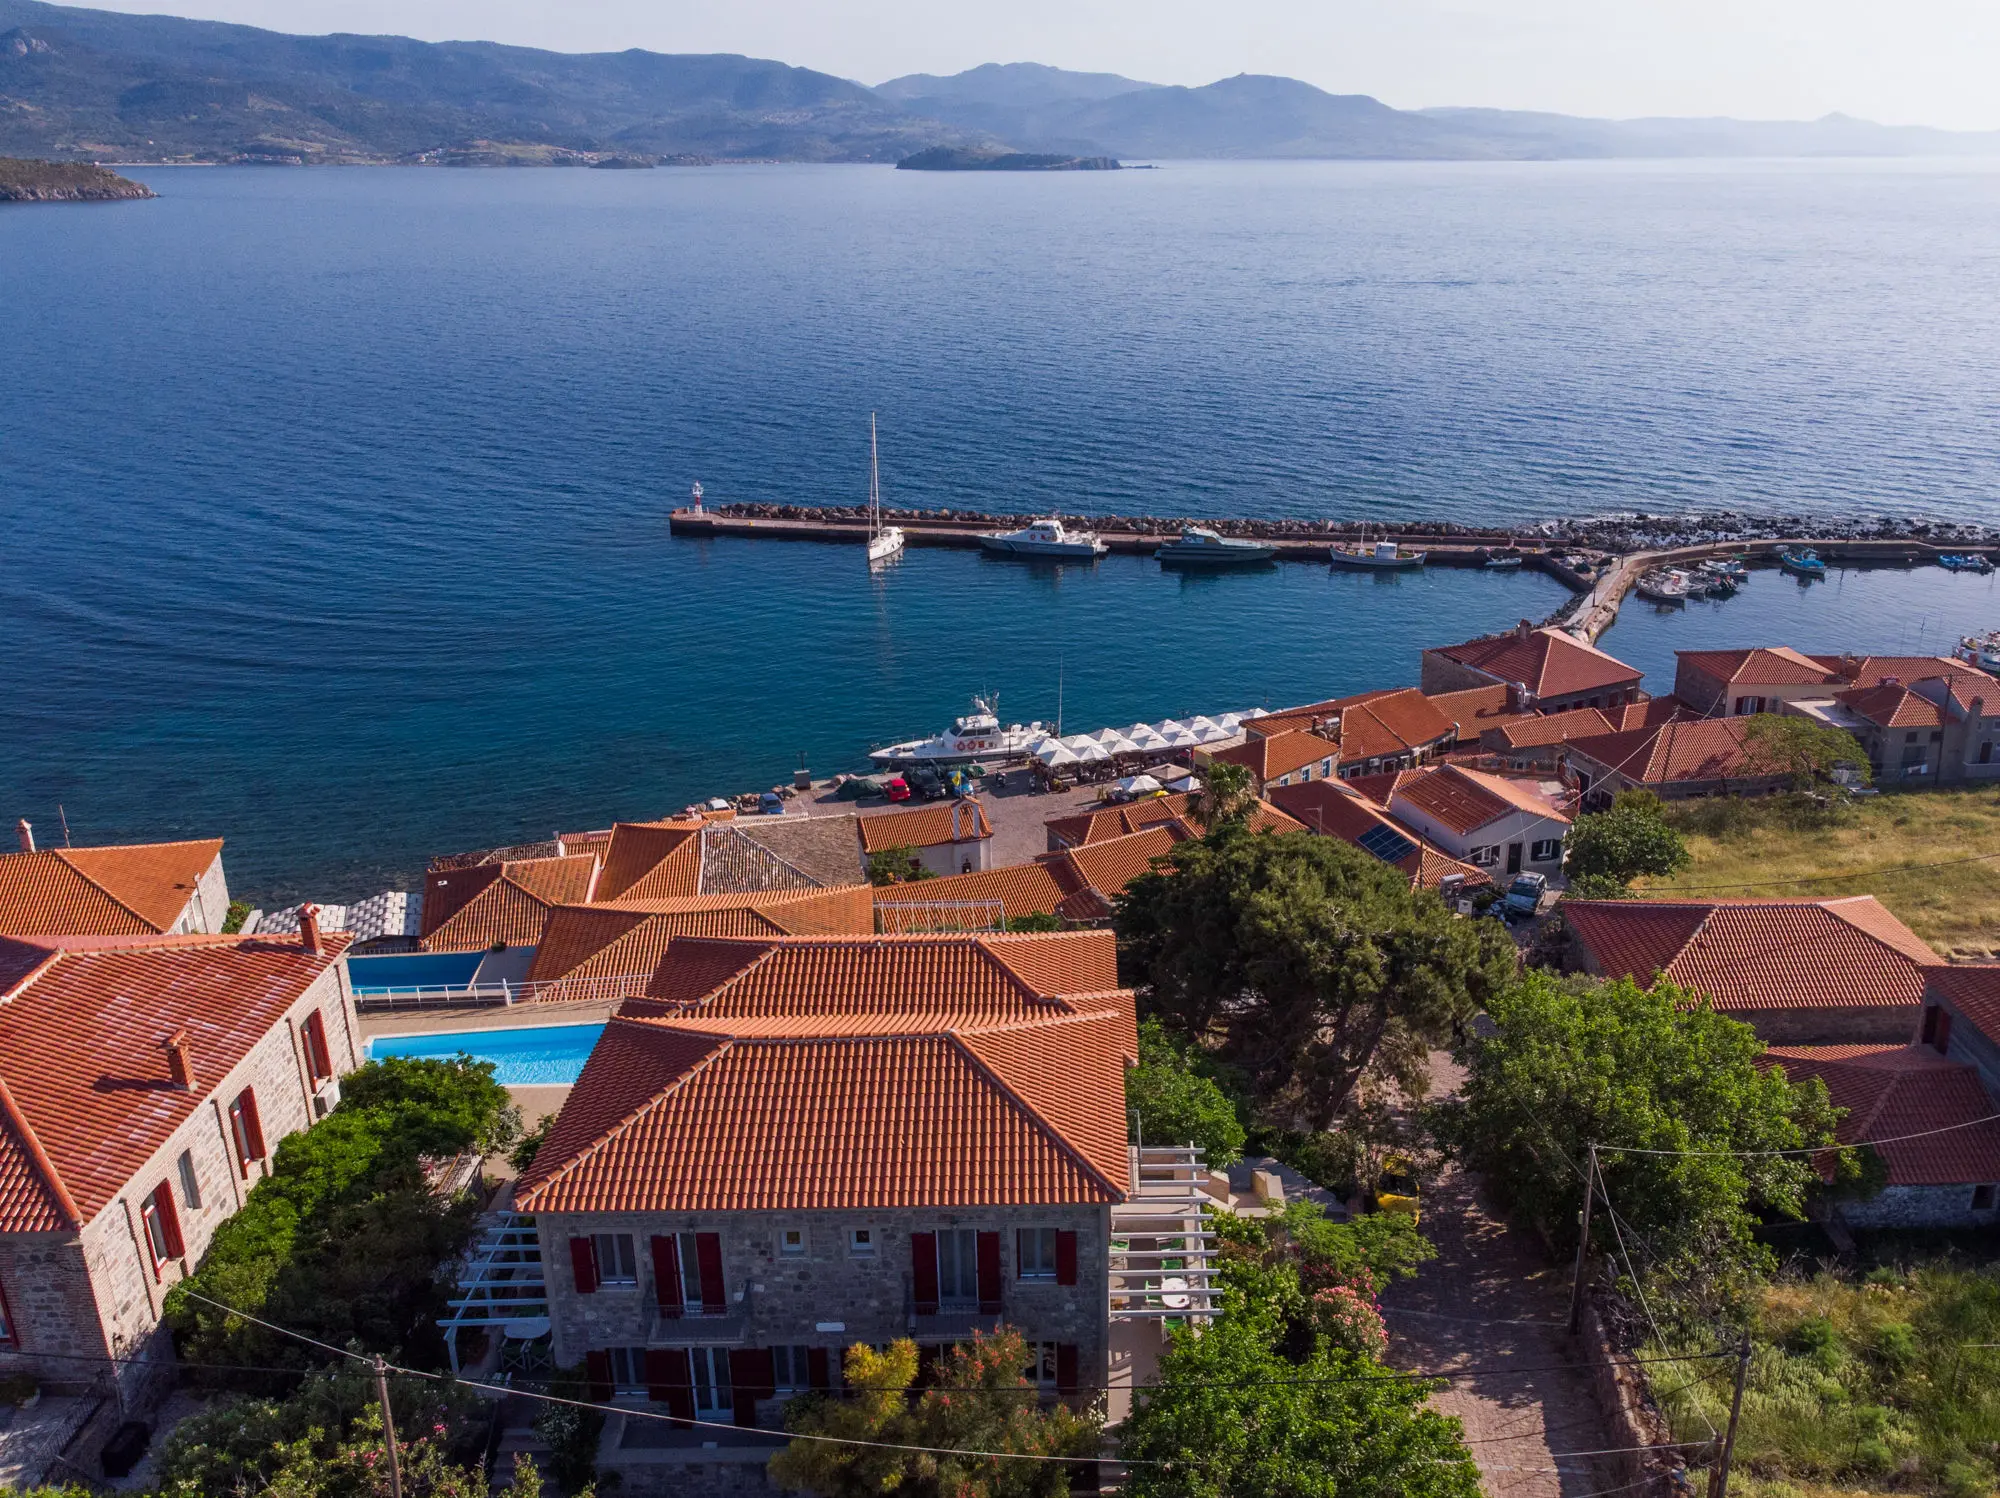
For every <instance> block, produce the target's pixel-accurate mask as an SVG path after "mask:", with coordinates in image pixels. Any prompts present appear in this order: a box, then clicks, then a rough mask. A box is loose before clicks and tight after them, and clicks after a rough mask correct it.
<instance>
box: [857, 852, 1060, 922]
mask: <svg viewBox="0 0 2000 1498" xmlns="http://www.w3.org/2000/svg"><path fill="white" fill-rule="evenodd" d="M1067 893H1068V891H1067V890H1065V889H1064V888H1063V885H1062V883H1061V881H1059V880H1058V879H1057V878H1056V876H1055V874H1054V873H1053V872H1052V871H1051V870H1050V869H1049V868H1048V866H1047V865H1045V864H1042V863H1039V862H1038V863H1028V864H1014V865H1011V866H1009V867H1007V868H1004V869H981V870H977V871H975V872H973V873H970V874H949V875H946V876H945V877H944V878H942V879H921V880H918V881H917V882H916V883H914V884H887V885H881V886H879V887H877V888H876V889H875V890H874V896H875V905H876V907H877V908H878V909H879V908H880V907H882V906H884V905H910V904H918V905H932V904H935V905H950V904H955V903H958V902H961V901H965V902H972V903H978V902H989V901H995V900H997V901H999V902H1000V905H1001V908H1002V911H1003V913H1004V914H1005V915H1006V917H1007V919H1008V920H1010V921H1011V920H1018V919H1020V918H1021V917H1022V916H1026V915H1053V914H1054V913H1055V908H1056V906H1057V904H1058V903H1059V902H1060V901H1061V900H1062V897H1063V896H1064V895H1065V894H1067ZM889 929H894V928H889Z"/></svg>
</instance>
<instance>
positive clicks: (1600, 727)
mask: <svg viewBox="0 0 2000 1498" xmlns="http://www.w3.org/2000/svg"><path fill="white" fill-rule="evenodd" d="M1609 732H1611V720H1610V719H1609V718H1607V717H1605V716H1604V714H1603V713H1601V712H1599V711H1598V710H1597V709H1596V708H1594V707H1575V708H1571V709H1570V710H1569V711H1567V712H1561V713H1537V714H1536V715H1535V716H1534V717H1532V718H1515V719H1513V720H1512V721H1511V722H1507V723H1503V724H1501V725H1500V726H1498V727H1497V728H1489V729H1487V730H1486V731H1485V732H1484V733H1482V734H1480V736H1479V741H1480V743H1482V744H1484V745H1485V746H1486V747H1488V748H1490V749H1501V750H1506V749H1538V748H1542V747H1545V746H1547V745H1549V744H1566V743H1568V742H1569V741H1570V740H1571V739H1580V738H1587V737H1589V736H1590V735H1592V734H1604V733H1609Z"/></svg>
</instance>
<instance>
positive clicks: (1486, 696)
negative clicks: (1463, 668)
mask: <svg viewBox="0 0 2000 1498" xmlns="http://www.w3.org/2000/svg"><path fill="white" fill-rule="evenodd" d="M1429 696H1430V699H1431V706H1432V707H1434V708H1436V709H1437V710H1438V711H1439V712H1441V713H1443V714H1444V715H1445V716H1446V717H1447V718H1449V719H1451V721H1452V722H1454V723H1456V724H1457V725H1458V729H1459V732H1460V733H1462V734H1464V735H1465V736H1466V737H1467V738H1470V737H1472V736H1473V735H1474V734H1476V733H1478V732H1479V731H1480V730H1481V729H1482V728H1490V727H1492V726H1493V725H1494V724H1496V723H1498V722H1501V721H1504V720H1505V719H1508V718H1525V717H1528V716H1530V714H1528V713H1526V712H1523V711H1521V710H1519V709H1518V708H1515V707H1513V706H1512V705H1511V703H1510V700H1509V699H1510V696H1511V694H1510V693H1509V692H1508V690H1507V686H1506V683H1504V682H1495V683H1494V684H1493V685H1492V686H1490V687H1467V688H1466V689H1465V690H1463V691H1459V692H1432V693H1430V694H1429Z"/></svg>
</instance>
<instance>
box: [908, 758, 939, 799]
mask: <svg viewBox="0 0 2000 1498" xmlns="http://www.w3.org/2000/svg"><path fill="white" fill-rule="evenodd" d="M905 778H906V779H907V780H908V781H909V785H910V790H911V791H912V792H913V793H915V794H916V795H917V796H919V797H921V798H922V799H924V800H925V801H942V800H943V799H944V798H945V797H946V796H947V795H949V794H950V791H949V789H948V788H947V787H946V785H945V781H944V777H943V776H942V775H940V774H938V772H937V771H936V770H933V769H931V768H930V767H929V766H928V765H919V766H917V768H916V769H914V770H911V771H910V772H909V773H908V775H907V776H906V777H905Z"/></svg>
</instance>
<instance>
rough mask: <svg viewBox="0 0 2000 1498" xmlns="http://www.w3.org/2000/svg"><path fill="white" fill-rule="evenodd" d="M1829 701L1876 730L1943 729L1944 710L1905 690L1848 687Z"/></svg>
mask: <svg viewBox="0 0 2000 1498" xmlns="http://www.w3.org/2000/svg"><path fill="white" fill-rule="evenodd" d="M1833 700H1834V701H1835V702H1838V703H1839V704H1841V706H1843V707H1845V708H1847V709H1849V710H1850V711H1852V712H1854V713H1856V714H1858V715H1859V716H1861V717H1863V718H1866V719H1867V720H1868V721H1869V722H1870V723H1873V724H1874V725H1875V726H1876V727H1878V728H1942V727H1944V709H1943V708H1941V707H1939V706H1938V704H1937V703H1935V702H1932V701H1931V700H1930V699H1929V698H1928V697H1920V696H1918V695H1917V694H1916V693H1915V692H1913V691H1911V690H1910V689H1909V688H1908V687H1905V686H1894V685H1889V684H1884V685H1882V686H1879V687H1850V688H1849V689H1848V690H1847V691H1845V692H1835V693H1834V694H1833Z"/></svg>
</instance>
